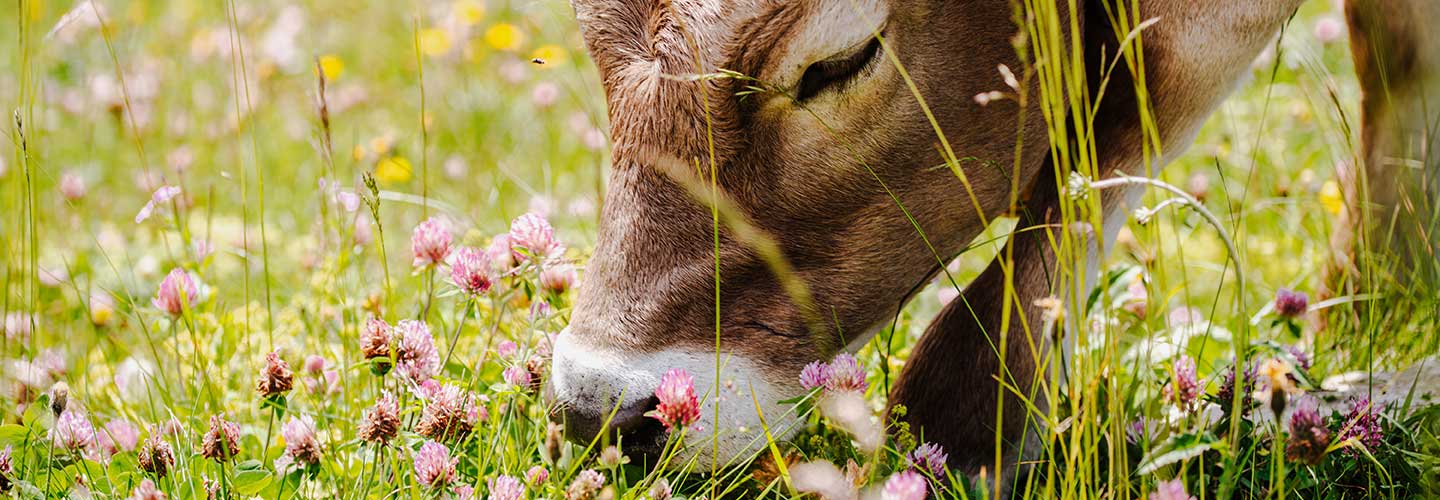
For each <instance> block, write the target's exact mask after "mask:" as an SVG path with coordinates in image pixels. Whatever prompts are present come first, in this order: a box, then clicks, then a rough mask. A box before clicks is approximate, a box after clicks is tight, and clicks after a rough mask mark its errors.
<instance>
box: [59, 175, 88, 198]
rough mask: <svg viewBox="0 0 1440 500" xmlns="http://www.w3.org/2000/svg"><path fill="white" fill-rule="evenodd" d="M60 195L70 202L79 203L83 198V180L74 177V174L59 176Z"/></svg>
mask: <svg viewBox="0 0 1440 500" xmlns="http://www.w3.org/2000/svg"><path fill="white" fill-rule="evenodd" d="M60 195H61V196H64V197H65V199H66V200H69V201H72V202H76V201H80V200H81V199H82V198H84V197H85V178H83V177H80V176H79V175H76V174H75V173H74V172H65V173H64V174H61V175H60Z"/></svg>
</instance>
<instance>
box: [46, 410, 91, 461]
mask: <svg viewBox="0 0 1440 500" xmlns="http://www.w3.org/2000/svg"><path fill="white" fill-rule="evenodd" d="M50 440H51V441H53V442H54V443H55V446H56V447H58V448H62V449H66V450H69V451H72V452H74V451H79V450H80V449H82V448H85V447H88V446H90V445H92V444H95V426H94V425H91V424H90V419H88V418H86V417H85V415H82V414H81V413H80V412H79V411H76V410H65V412H64V413H61V414H60V416H59V417H56V418H55V428H53V429H50Z"/></svg>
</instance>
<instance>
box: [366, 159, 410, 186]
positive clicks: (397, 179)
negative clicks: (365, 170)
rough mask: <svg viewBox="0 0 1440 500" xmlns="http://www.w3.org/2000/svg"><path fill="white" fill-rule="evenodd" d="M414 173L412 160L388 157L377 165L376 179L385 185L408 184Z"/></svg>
mask: <svg viewBox="0 0 1440 500" xmlns="http://www.w3.org/2000/svg"><path fill="white" fill-rule="evenodd" d="M413 172H414V171H413V169H412V168H411V167H410V160H406V159H405V158H404V157H400V156H387V157H385V158H382V159H381V160H380V162H379V163H377V164H376V165H375V179H376V180H378V181H380V182H382V183H385V184H399V183H402V182H407V181H409V180H410V177H411V175H412V174H413Z"/></svg>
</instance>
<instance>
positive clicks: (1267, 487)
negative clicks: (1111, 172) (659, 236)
mask: <svg viewBox="0 0 1440 500" xmlns="http://www.w3.org/2000/svg"><path fill="white" fill-rule="evenodd" d="M571 16H572V12H571V10H570V7H569V4H568V2H564V1H558V0H540V1H534V2H528V1H525V2H522V1H505V0H454V1H439V2H418V3H417V2H377V3H364V2H362V3H353V2H336V1H333V0H319V1H315V2H303V3H289V2H282V1H273V0H262V1H256V2H243V3H242V2H233V1H228V2H222V3H214V2H209V3H207V2H195V1H193V0H175V1H171V2H150V1H142V0H129V1H126V0H96V1H93V2H92V1H88V0H87V1H83V2H80V3H79V4H73V5H72V4H69V3H57V2H51V1H37V0H20V1H19V2H18V3H12V4H10V6H7V7H6V8H5V9H4V10H3V12H0V26H5V27H7V29H6V30H5V31H7V32H8V34H7V35H5V36H3V37H0V38H3V41H0V68H3V71H0V103H4V106H3V108H4V109H5V111H7V112H6V113H4V115H5V121H4V124H3V125H0V130H3V131H4V134H5V137H6V138H7V140H6V141H5V145H3V146H0V242H3V243H0V249H3V250H0V252H3V255H4V271H3V277H0V279H3V297H0V313H3V318H4V338H3V343H0V363H3V364H0V367H3V368H0V388H3V392H0V450H3V451H0V496H6V495H8V498H140V499H153V498H181V499H190V498H252V497H259V498H286V499H289V498H312V499H318V498H476V497H480V498H490V499H503V500H514V499H520V498H537V499H538V498H566V499H572V500H573V499H611V498H649V499H655V500H662V499H665V498H711V499H719V498H791V497H796V496H800V495H811V496H813V497H815V498H829V499H836V500H839V499H846V498H886V499H904V500H910V499H920V498H925V496H926V494H927V493H928V494H929V495H931V496H933V497H936V498H991V497H993V495H994V494H995V493H994V491H993V490H991V489H990V488H989V487H987V485H988V483H986V482H984V481H977V480H976V478H974V477H970V476H967V475H966V474H963V473H960V472H958V471H954V470H950V469H947V468H946V467H945V466H944V458H943V457H944V455H945V453H947V451H946V450H941V449H936V448H935V447H933V446H929V445H927V444H926V443H925V442H924V440H923V436H919V435H916V434H915V433H912V432H910V430H909V429H908V426H907V425H906V424H905V423H904V421H903V410H902V411H898V412H891V413H890V414H889V419H888V420H886V419H882V415H885V413H884V411H883V410H884V408H885V400H886V388H888V387H890V386H891V382H892V379H893V377H894V376H895V374H897V373H899V371H900V369H901V368H902V367H903V365H904V362H905V360H906V359H907V357H908V355H909V349H910V346H912V345H913V344H914V342H915V341H916V339H917V338H918V337H919V335H920V334H921V333H922V332H923V330H924V328H925V325H926V324H927V323H928V321H929V319H930V318H931V317H933V315H934V314H935V313H936V311H938V310H939V308H940V307H941V305H942V304H943V303H945V301H948V300H952V299H954V297H955V288H954V287H953V286H952V285H951V284H950V283H948V282H945V283H940V282H938V280H937V283H934V284H931V285H930V286H929V287H928V288H926V290H924V291H923V292H922V293H920V294H919V295H918V297H917V298H916V299H915V300H914V301H913V302H912V303H911V304H910V305H909V306H908V307H907V308H906V309H905V310H904V311H902V312H901V313H900V314H899V315H898V317H897V318H896V320H895V321H894V323H893V325H890V326H888V327H886V328H885V329H883V330H882V331H881V332H880V333H879V334H878V335H877V337H876V338H877V340H875V341H873V342H871V343H870V344H869V345H867V346H866V347H864V348H863V349H861V350H860V351H859V352H857V353H854V357H853V358H851V357H848V356H841V357H840V358H837V359H835V360H816V361H817V364H816V365H815V367H814V371H810V370H807V372H809V373H808V376H809V377H810V378H809V379H805V380H802V381H804V382H805V383H806V385H807V386H808V387H811V393H810V395H809V396H807V397H805V398H802V399H800V400H797V401H794V402H793V404H794V407H795V411H797V412H801V413H802V414H803V415H805V417H804V418H805V422H806V423H805V426H804V428H803V429H802V430H801V432H800V433H799V434H798V435H796V436H794V437H793V438H791V439H788V440H779V441H776V442H774V443H771V445H770V446H768V447H767V448H766V450H765V451H763V452H762V453H760V454H759V455H758V456H755V457H737V459H736V460H734V461H733V463H732V464H731V465H729V466H727V467H721V468H708V467H698V466H696V465H694V464H693V463H685V462H684V461H683V460H677V461H676V462H675V463H670V464H669V466H668V467H659V468H657V467H654V462H651V461H650V459H652V458H653V457H639V456H636V457H631V456H629V455H627V454H626V452H625V450H624V447H623V443H615V442H611V441H610V440H599V441H595V442H591V443H580V444H576V443H570V442H567V441H565V440H564V439H563V437H562V436H561V435H560V427H559V426H557V425H555V424H554V423H553V422H552V421H551V418H549V415H550V412H549V408H548V407H547V405H546V402H545V400H544V398H543V396H542V390H541V387H542V386H543V383H544V380H545V379H546V377H547V373H548V355H549V350H550V345H551V342H552V341H553V339H554V336H555V335H556V334H558V333H559V332H560V331H561V330H562V329H563V328H564V327H565V325H566V323H567V320H568V317H569V312H570V309H571V306H572V303H573V301H574V298H575V294H576V293H577V289H579V288H581V287H583V286H584V284H585V263H586V260H587V257H588V256H589V254H590V252H591V249H592V248H593V246H594V238H595V234H596V226H597V224H598V223H599V213H600V211H599V207H600V206H601V204H602V203H603V202H604V200H603V197H602V194H603V190H604V182H605V181H604V172H605V169H606V162H607V159H608V156H607V155H608V151H607V137H606V133H607V132H606V131H607V128H606V112H605V103H604V99H603V95H601V90H600V89H601V87H600V83H599V82H598V81H597V77H596V75H595V71H594V68H593V67H592V65H591V64H590V63H589V62H588V60H587V56H586V54H585V50H584V46H583V43H582V42H581V40H580V38H579V35H578V33H577V32H576V28H575V25H574V21H573V20H572V19H571ZM1358 102H1359V90H1358V85H1357V83H1356V79H1355V77H1354V72H1353V68H1352V63H1351V59H1350V54H1349V47H1348V43H1347V41H1346V32H1345V27H1344V24H1343V16H1342V15H1341V14H1340V12H1339V11H1338V10H1337V7H1336V6H1334V5H1332V4H1331V3H1327V2H1320V1H1312V2H1309V3H1307V4H1306V5H1305V6H1304V7H1303V8H1302V10H1301V12H1300V13H1298V15H1297V16H1296V17H1295V18H1294V19H1293V20H1292V21H1291V23H1290V24H1289V26H1288V27H1287V29H1286V30H1285V32H1284V33H1283V36H1282V37H1281V38H1280V39H1279V40H1278V41H1277V42H1276V44H1275V46H1274V48H1273V49H1272V50H1269V51H1267V52H1266V54H1264V55H1262V56H1261V58H1260V59H1259V60H1257V61H1256V62H1255V64H1254V67H1253V69H1252V78H1251V79H1250V80H1249V81H1248V82H1247V83H1245V84H1244V85H1243V86H1242V87H1241V88H1239V89H1238V90H1237V91H1236V93H1235V95H1234V96H1233V97H1232V98H1231V99H1230V100H1228V101H1227V102H1226V104H1225V105H1224V106H1223V107H1222V108H1221V110H1220V112H1219V113H1217V114H1216V115H1215V116H1214V117H1212V118H1211V120H1210V121H1209V122H1208V123H1207V125H1206V126H1205V128H1204V130H1203V131H1202V132H1201V134H1200V136H1199V138H1198V139H1197V140H1196V143H1195V145H1194V146H1193V147H1192V148H1191V149H1190V150H1189V151H1188V152H1187V153H1186V154H1185V155H1184V156H1183V157H1181V159H1180V160H1179V161H1177V162H1176V163H1175V164H1172V165H1170V166H1169V167H1167V168H1166V169H1165V170H1164V171H1163V172H1161V173H1159V175H1158V178H1159V179H1160V180H1162V181H1164V182H1166V183H1168V184H1170V185H1173V186H1178V187H1179V188H1180V189H1182V190H1183V191H1184V192H1186V193H1187V194H1188V195H1189V196H1191V197H1193V199H1195V200H1197V201H1198V202H1199V203H1200V204H1201V205H1202V206H1203V208H1204V209H1205V210H1207V211H1209V212H1211V213H1213V214H1214V215H1215V216H1216V217H1217V218H1218V220H1219V221H1221V222H1222V224H1221V226H1220V227H1216V226H1214V225H1212V224H1207V223H1206V221H1205V220H1204V218H1203V217H1202V216H1201V215H1200V214H1199V212H1198V211H1197V210H1194V209H1189V208H1186V207H1183V206H1177V205H1174V204H1166V205H1161V204H1162V203H1166V202H1165V201H1164V200H1166V199H1168V196H1167V195H1165V194H1164V193H1160V192H1156V193H1150V194H1147V198H1146V206H1149V207H1156V208H1155V210H1153V211H1142V213H1137V214H1136V216H1135V217H1133V218H1132V220H1131V221H1130V223H1129V225H1128V227H1127V228H1126V229H1125V230H1124V231H1123V232H1122V234H1121V237H1120V239H1119V241H1118V242H1117V245H1116V248H1115V250H1114V251H1113V252H1112V253H1111V255H1110V258H1109V259H1108V260H1107V261H1106V262H1105V265H1104V269H1103V276H1104V278H1105V279H1103V280H1102V281H1101V283H1100V288H1099V291H1097V292H1096V293H1095V294H1094V295H1093V297H1094V299H1092V300H1091V302H1090V303H1088V304H1086V305H1085V306H1084V308H1083V310H1081V309H1078V308H1072V309H1070V310H1069V311H1070V312H1069V313H1070V314H1083V315H1084V321H1083V322H1082V323H1086V324H1090V325H1105V326H1104V327H1096V328H1093V329H1087V332H1088V333H1087V335H1090V337H1087V338H1089V340H1088V341H1087V342H1082V343H1081V344H1080V346H1081V347H1080V351H1079V354H1078V356H1079V357H1080V358H1079V359H1081V360H1082V361H1083V362H1084V363H1090V364H1085V365H1083V366H1079V367H1077V368H1076V372H1075V373H1074V374H1073V375H1072V376H1071V377H1070V378H1069V380H1068V382H1067V383H1064V384H1057V385H1056V386H1055V387H1054V390H1055V391H1056V395H1057V396H1058V397H1057V398H1056V399H1055V400H1056V401H1058V402H1059V403H1058V404H1055V405H1053V406H1054V407H1053V408H1052V409H1051V410H1050V411H1049V412H1048V413H1047V414H1046V415H1045V417H1046V418H1047V419H1048V420H1047V421H1049V422H1050V423H1051V425H1050V426H1049V429H1048V430H1047V434H1046V435H1045V439H1044V441H1045V442H1046V444H1045V446H1044V452H1043V453H1041V454H1040V455H1041V457H1040V458H1039V459H1037V461H1036V462H1035V463H1034V464H1032V465H1033V472H1032V473H1031V474H1030V475H1028V476H1027V477H1026V478H1024V479H1022V480H1021V482H1020V483H1018V484H1016V485H1015V487H1014V489H1015V491H1017V492H1023V494H1024V495H1026V496H1028V497H1031V498H1067V499H1070V498H1075V499H1079V498H1117V499H1125V498H1150V499H1162V500H1163V499H1181V498H1192V497H1194V498H1201V499H1205V498H1217V497H1221V498H1223V497H1227V496H1235V497H1242V498H1285V497H1288V498H1372V497H1373V498H1434V497H1435V496H1437V495H1440V409H1437V408H1440V407H1436V406H1433V405H1434V404H1435V402H1433V401H1430V400H1429V399H1427V398H1428V397H1429V396H1430V395H1431V394H1435V391H1437V390H1440V387H1436V386H1434V385H1427V384H1421V385H1420V386H1419V388H1418V389H1417V390H1414V391H1411V390H1410V387H1411V386H1414V385H1415V384H1414V383H1413V381H1415V380H1428V381H1430V382H1429V383H1431V384H1440V376H1434V377H1433V378H1426V377H1430V376H1431V375H1424V373H1426V370H1427V369H1428V370H1430V372H1431V373H1433V371H1434V368H1433V367H1431V365H1424V364H1423V363H1424V362H1426V361H1430V362H1431V363H1432V364H1433V363H1435V362H1436V361H1440V358H1435V357H1434V354H1435V353H1436V352H1437V350H1440V328H1437V327H1440V314H1437V311H1436V308H1437V306H1436V304H1437V303H1440V298H1437V297H1440V296H1437V291H1436V290H1435V289H1434V288H1433V287H1429V286H1428V285H1426V284H1425V281H1424V280H1411V279H1410V278H1409V277H1407V276H1404V275H1397V274H1394V273H1387V272H1386V269H1387V268H1384V267H1383V266H1379V265H1376V266H1373V267H1372V265H1371V264H1370V263H1368V262H1367V261H1365V260H1363V259H1361V260H1357V261H1355V262H1353V263H1352V264H1351V268H1350V270H1351V271H1352V272H1351V273H1350V274H1346V275H1345V276H1349V278H1348V279H1346V278H1344V277H1342V278H1337V277H1336V276H1334V275H1333V274H1330V273H1327V271H1326V269H1329V268H1332V267H1333V266H1335V262H1337V254H1340V253H1343V252H1339V251H1337V250H1336V249H1334V248H1332V245H1331V243H1330V241H1331V236H1332V234H1333V233H1334V232H1335V231H1336V230H1337V227H1339V226H1340V225H1341V224H1342V223H1343V221H1344V220H1346V218H1345V217H1344V212H1345V210H1346V203H1345V199H1344V190H1343V186H1342V184H1341V183H1340V182H1339V181H1338V178H1337V171H1339V170H1343V169H1345V168H1347V167H1346V165H1351V164H1353V163H1354V161H1355V158H1356V157H1357V153H1356V149H1357V148H1358V127H1359V121H1358V120H1359V119H1358V116H1359V114H1358ZM1135 173H1137V174H1138V173H1140V172H1135ZM1162 207H1169V208H1164V209H1161V208H1162ZM1008 230H1009V226H1008V225H1007V223H1006V222H1005V221H999V222H997V223H996V224H995V225H993V226H992V227H991V228H990V230H989V231H988V232H987V234H986V235H985V236H982V238H981V239H980V240H979V241H978V242H977V244H976V245H974V250H973V251H971V252H967V253H966V254H964V255H962V256H960V257H959V258H958V259H956V261H955V262H954V263H953V264H952V265H951V269H952V271H953V273H952V274H953V275H954V276H955V277H956V280H957V282H958V283H959V284H961V285H963V284H964V283H965V282H966V281H967V280H969V279H971V278H973V277H974V276H975V275H976V274H978V273H979V271H980V270H981V269H982V268H983V266H984V265H985V264H986V263H987V262H988V261H989V260H990V258H991V257H992V256H993V255H995V253H996V252H997V250H998V248H999V247H1000V245H999V243H998V242H999V241H1003V238H1004V237H1005V236H1006V232H1007V231H1008ZM1227 239H1228V240H1229V242H1232V243H1233V244H1234V246H1235V247H1236V249H1237V250H1238V252H1239V254H1238V255H1234V256H1232V255H1230V254H1229V252H1228V251H1227ZM1237 273H1238V274H1239V275H1240V276H1242V277H1243V280H1237ZM1435 282H1436V281H1431V282H1430V283H1435ZM1057 307H1058V306H1057ZM1086 346H1089V347H1086ZM1242 351H1243V352H1245V353H1248V354H1249V355H1248V356H1246V358H1247V359H1250V360H1251V361H1252V362H1253V364H1251V365H1250V366H1245V367H1242V368H1240V369H1239V370H1237V369H1236V367H1235V359H1236V356H1235V355H1236V353H1237V352H1242ZM1087 360H1088V361H1087ZM1417 365H1418V366H1419V368H1418V369H1416V368H1415V367H1416V366H1417ZM1407 370H1408V371H1407ZM1237 372H1238V373H1239V374H1238V375H1237ZM1416 373H1420V374H1422V375H1421V378H1419V379H1416V378H1414V377H1409V378H1407V377H1406V376H1405V375H1406V374H1410V375H1413V374H1416ZM1236 379H1239V382H1237V380H1236ZM1404 380H1410V381H1411V382H1412V383H1411V384H1410V385H1406V384H1404V383H1403V381H1404ZM718 389H719V388H718V387H714V388H708V387H690V386H688V385H686V384H685V383H684V381H683V379H680V378H677V379H675V385H674V386H672V387H668V388H667V390H668V391H670V392H669V393H668V397H672V398H674V399H675V401H676V402H677V403H678V404H680V405H681V406H684V405H687V404H688V405H697V404H701V403H700V402H704V401H706V400H707V398H709V397H710V396H711V395H712V394H713V393H715V392H716V391H717V390H718ZM1237 391H1238V392H1239V394H1237ZM826 401H854V402H855V403H856V405H858V407H859V408H861V410H860V411H862V412H863V413H864V414H865V415H864V417H865V418H862V419H860V420H862V421H863V423H865V425H858V426H857V425H854V423H855V422H854V421H855V420H856V419H854V418H841V417H840V416H837V415H834V414H831V413H830V412H829V411H827V410H826V408H830V407H833V405H827V404H823V403H824V402H826ZM1232 403H1238V404H1232ZM1237 411H1238V413H1237ZM852 416H853V415H852ZM657 418H669V419H677V420H679V421H683V420H685V419H686V415H684V414H683V412H682V413H679V414H673V415H672V414H663V413H662V414H657ZM667 425H668V423H667ZM677 427H680V426H677ZM617 445H618V446H617ZM669 450H670V452H669V454H668V455H666V456H665V457H660V458H659V459H658V461H661V462H666V461H668V458H670V457H679V456H684V455H683V454H682V453H679V452H678V451H677V450H675V449H674V448H669ZM951 451H953V450H951Z"/></svg>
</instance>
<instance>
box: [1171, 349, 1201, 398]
mask: <svg viewBox="0 0 1440 500" xmlns="http://www.w3.org/2000/svg"><path fill="white" fill-rule="evenodd" d="M1200 390H1201V386H1200V380H1199V378H1198V377H1197V376H1196V374H1195V360H1194V359H1192V358H1191V357H1190V356H1187V355H1184V354H1181V355H1180V357H1179V358H1176V359H1175V362H1174V363H1173V364H1172V365H1171V379H1170V384H1169V385H1166V386H1165V397H1166V398H1167V399H1170V400H1171V401H1174V402H1175V405H1176V406H1179V407H1180V408H1181V409H1188V408H1190V405H1191V404H1192V403H1194V402H1195V400H1196V399H1197V398H1199V397H1200Z"/></svg>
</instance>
